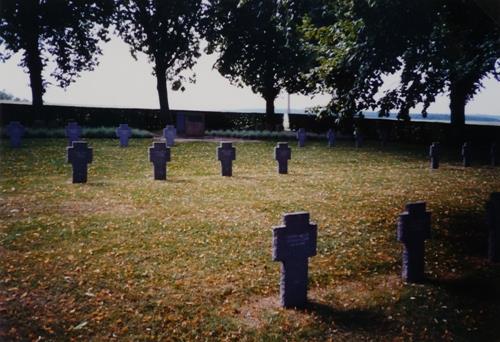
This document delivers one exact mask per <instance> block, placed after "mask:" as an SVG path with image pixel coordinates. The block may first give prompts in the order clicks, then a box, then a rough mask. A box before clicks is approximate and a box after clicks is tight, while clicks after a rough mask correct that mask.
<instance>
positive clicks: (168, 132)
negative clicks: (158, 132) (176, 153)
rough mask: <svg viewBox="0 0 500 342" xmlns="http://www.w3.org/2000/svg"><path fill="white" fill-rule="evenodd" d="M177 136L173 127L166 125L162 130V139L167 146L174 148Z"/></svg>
mask: <svg viewBox="0 0 500 342" xmlns="http://www.w3.org/2000/svg"><path fill="white" fill-rule="evenodd" d="M176 135H177V130H176V129H175V126H173V125H167V126H165V128H164V129H163V137H164V138H165V141H166V142H167V146H170V147H171V146H174V144H175V136H176Z"/></svg>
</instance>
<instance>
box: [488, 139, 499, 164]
mask: <svg viewBox="0 0 500 342" xmlns="http://www.w3.org/2000/svg"><path fill="white" fill-rule="evenodd" d="M497 153H498V152H497V144H496V143H492V144H491V147H490V160H491V166H497V164H498V161H497Z"/></svg>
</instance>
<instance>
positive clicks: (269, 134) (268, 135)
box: [206, 130, 325, 141]
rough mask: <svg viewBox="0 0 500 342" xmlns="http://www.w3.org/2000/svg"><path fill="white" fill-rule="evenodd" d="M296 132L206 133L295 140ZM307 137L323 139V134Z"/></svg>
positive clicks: (242, 131)
mask: <svg viewBox="0 0 500 342" xmlns="http://www.w3.org/2000/svg"><path fill="white" fill-rule="evenodd" d="M296 134H297V133H296V132H276V131H259V130H211V131H207V132H206V135H208V136H215V137H230V138H241V139H274V140H275V139H287V140H291V141H295V140H296ZM307 138H308V139H318V140H319V139H325V134H318V133H307Z"/></svg>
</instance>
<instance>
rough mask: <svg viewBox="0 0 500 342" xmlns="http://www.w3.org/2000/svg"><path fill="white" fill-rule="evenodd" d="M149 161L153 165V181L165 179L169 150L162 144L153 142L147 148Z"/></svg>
mask: <svg viewBox="0 0 500 342" xmlns="http://www.w3.org/2000/svg"><path fill="white" fill-rule="evenodd" d="M149 161H150V162H151V163H153V169H154V173H153V175H154V179H155V180H166V179H167V163H168V162H169V161H170V148H169V147H168V146H167V144H166V143H164V142H154V143H153V146H151V147H150V148H149Z"/></svg>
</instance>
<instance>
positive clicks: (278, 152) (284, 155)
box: [274, 142, 292, 174]
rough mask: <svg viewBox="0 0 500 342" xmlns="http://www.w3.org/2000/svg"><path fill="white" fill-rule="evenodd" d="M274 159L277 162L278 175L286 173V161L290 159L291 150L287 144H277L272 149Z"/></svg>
mask: <svg viewBox="0 0 500 342" xmlns="http://www.w3.org/2000/svg"><path fill="white" fill-rule="evenodd" d="M274 159H275V160H277V161H278V173H280V174H287V173H288V161H289V160H290V159H292V150H291V149H290V147H288V143H286V142H279V143H278V145H277V146H276V147H275V148H274Z"/></svg>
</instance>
